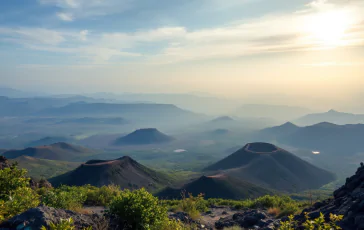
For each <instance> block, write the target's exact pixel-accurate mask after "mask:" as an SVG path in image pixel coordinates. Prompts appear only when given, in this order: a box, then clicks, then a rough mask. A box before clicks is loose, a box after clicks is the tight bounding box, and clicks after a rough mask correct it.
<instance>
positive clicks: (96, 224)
mask: <svg viewBox="0 0 364 230" xmlns="http://www.w3.org/2000/svg"><path fill="white" fill-rule="evenodd" d="M305 213H307V214H308V216H309V217H310V218H312V219H314V218H317V217H318V216H319V215H320V213H323V214H324V216H325V219H326V220H327V221H328V220H329V216H330V213H332V214H337V215H343V216H344V218H343V220H342V221H341V222H340V223H338V224H339V225H340V226H341V227H342V228H343V229H344V230H345V229H348V230H357V229H359V230H360V229H363V230H364V165H363V164H361V167H360V168H359V169H358V170H357V171H356V173H355V175H353V176H352V177H350V178H347V180H346V183H345V185H343V186H342V187H341V188H339V189H338V190H336V191H335V192H334V196H333V198H331V199H328V200H325V201H322V202H318V203H316V204H314V205H313V206H312V207H310V208H307V209H305V210H303V212H302V213H301V214H300V215H296V216H295V217H294V220H295V221H297V222H298V223H299V224H300V223H301V224H302V223H303V222H304V221H305ZM70 217H71V218H72V219H73V220H74V224H75V227H76V229H82V228H83V227H87V226H92V227H93V229H124V228H123V227H122V224H121V225H120V221H117V220H115V219H113V218H112V217H109V216H105V215H104V214H102V213H101V212H98V213H93V214H80V213H76V212H72V211H68V210H62V209H54V208H50V207H46V206H39V207H37V208H33V209H30V210H28V211H26V212H24V213H22V214H20V215H17V216H15V217H13V218H12V219H10V220H8V221H6V222H4V223H2V224H0V229H39V228H40V227H41V226H49V224H50V223H51V222H54V223H56V222H57V221H58V220H59V219H61V218H62V219H67V218H70ZM170 218H174V219H179V220H181V221H183V222H185V223H187V224H191V223H193V224H194V225H195V226H197V228H198V229H224V228H225V227H231V226H240V227H242V228H245V229H265V230H269V229H275V228H277V227H278V226H279V224H280V221H281V219H275V218H274V217H273V216H271V215H268V214H267V212H266V211H264V210H250V209H245V210H231V209H229V208H226V207H214V208H212V209H211V211H209V212H208V213H204V214H203V215H202V218H201V220H200V221H194V220H192V219H191V218H190V217H189V216H188V215H187V214H186V213H171V214H170ZM285 219H286V218H283V220H285ZM29 227H30V228H29Z"/></svg>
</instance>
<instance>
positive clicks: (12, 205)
mask: <svg viewBox="0 0 364 230" xmlns="http://www.w3.org/2000/svg"><path fill="white" fill-rule="evenodd" d="M26 173H27V171H26V170H24V169H18V168H17V167H16V165H13V166H11V167H10V168H5V169H2V170H0V188H1V189H0V222H1V221H4V220H6V219H9V218H11V217H13V216H15V215H18V214H20V213H21V212H24V211H26V210H27V209H29V208H33V207H36V206H38V204H39V196H38V195H37V194H36V192H34V191H33V190H32V189H31V188H30V187H29V180H30V178H27V177H25V175H26Z"/></svg>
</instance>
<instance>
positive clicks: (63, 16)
mask: <svg viewBox="0 0 364 230" xmlns="http://www.w3.org/2000/svg"><path fill="white" fill-rule="evenodd" d="M57 17H58V18H59V19H61V20H62V21H67V22H71V21H73V18H72V15H70V14H66V13H61V12H59V13H57Z"/></svg>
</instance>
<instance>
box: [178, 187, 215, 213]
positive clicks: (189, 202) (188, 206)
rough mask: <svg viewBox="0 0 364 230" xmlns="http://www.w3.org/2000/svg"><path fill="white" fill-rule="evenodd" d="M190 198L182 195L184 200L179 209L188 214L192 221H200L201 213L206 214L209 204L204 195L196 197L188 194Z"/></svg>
mask: <svg viewBox="0 0 364 230" xmlns="http://www.w3.org/2000/svg"><path fill="white" fill-rule="evenodd" d="M188 196H189V197H185V194H184V193H183V194H182V200H181V202H180V204H179V207H178V209H179V210H181V211H183V212H186V213H188V215H189V216H190V217H191V218H192V219H198V218H199V217H200V212H206V211H207V210H208V208H207V204H208V203H207V201H205V200H204V198H203V195H202V194H199V195H198V196H195V197H194V196H193V195H192V194H188Z"/></svg>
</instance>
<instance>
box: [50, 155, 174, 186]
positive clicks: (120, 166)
mask: <svg viewBox="0 0 364 230" xmlns="http://www.w3.org/2000/svg"><path fill="white" fill-rule="evenodd" d="M49 181H50V182H51V183H52V184H53V185H55V186H58V185H60V184H65V185H77V186H80V185H85V184H90V185H94V186H103V185H111V184H114V185H118V186H120V187H121V188H122V189H125V188H128V189H137V188H141V187H145V188H148V189H149V190H153V189H156V188H158V187H160V186H164V185H167V184H168V183H169V180H168V177H167V176H166V175H164V174H162V173H159V172H156V171H154V170H151V169H149V168H147V167H145V166H143V165H141V164H139V163H138V162H136V161H135V160H133V159H131V158H130V157H127V156H125V157H122V158H119V159H116V160H111V161H103V160H90V161H88V162H86V163H85V164H82V165H81V166H79V167H78V168H76V169H75V170H73V171H70V172H68V173H65V174H63V175H60V176H57V177H54V178H51V179H50V180H49Z"/></svg>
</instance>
